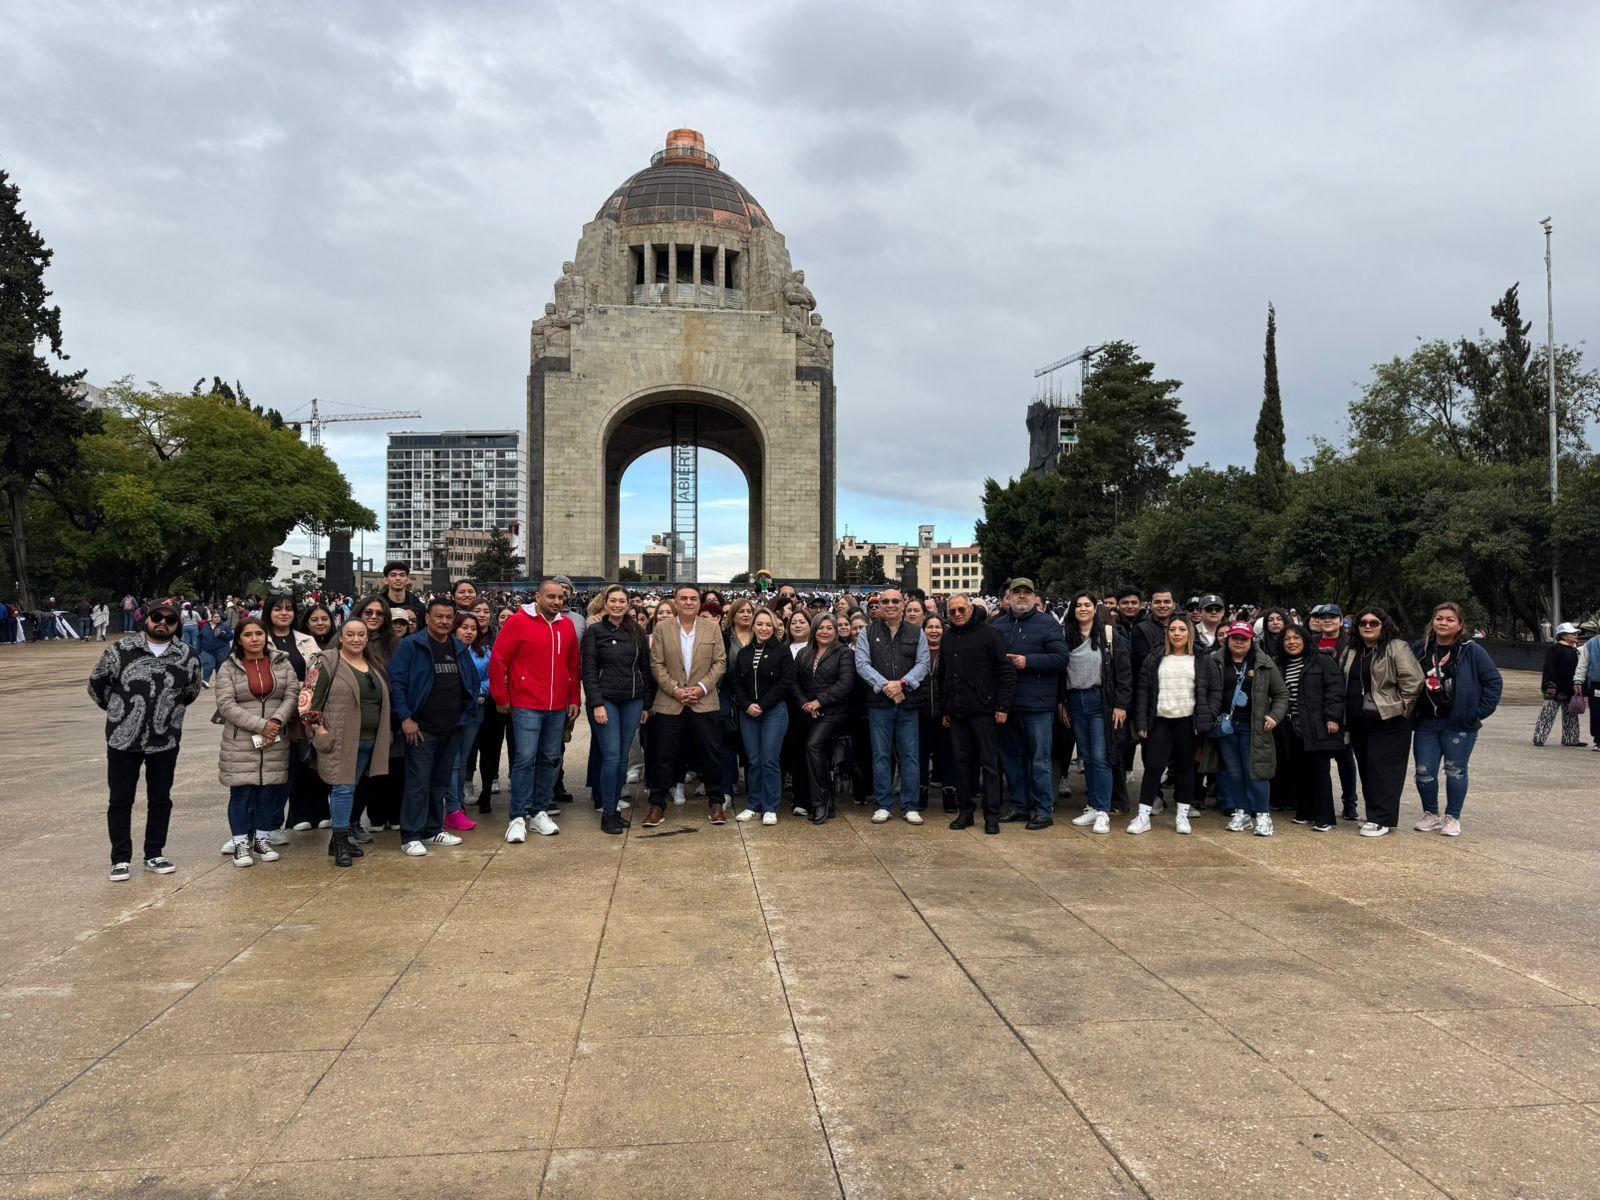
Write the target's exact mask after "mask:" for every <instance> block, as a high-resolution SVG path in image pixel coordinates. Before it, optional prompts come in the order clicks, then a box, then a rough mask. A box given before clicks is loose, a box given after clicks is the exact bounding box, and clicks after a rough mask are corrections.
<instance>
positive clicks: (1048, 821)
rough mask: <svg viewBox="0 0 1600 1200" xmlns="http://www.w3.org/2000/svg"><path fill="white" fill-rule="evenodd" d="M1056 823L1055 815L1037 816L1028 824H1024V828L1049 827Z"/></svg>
mask: <svg viewBox="0 0 1600 1200" xmlns="http://www.w3.org/2000/svg"><path fill="white" fill-rule="evenodd" d="M1055 823H1056V822H1055V818H1054V817H1035V818H1034V819H1033V820H1031V821H1029V822H1028V823H1027V824H1026V825H1024V826H1023V828H1024V829H1049V828H1050V826H1052V825H1054V824H1055Z"/></svg>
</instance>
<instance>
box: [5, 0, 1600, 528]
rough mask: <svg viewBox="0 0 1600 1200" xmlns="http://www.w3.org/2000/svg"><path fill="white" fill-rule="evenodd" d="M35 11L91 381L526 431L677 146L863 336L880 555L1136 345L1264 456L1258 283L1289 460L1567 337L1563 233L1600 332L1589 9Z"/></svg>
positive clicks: (30, 142)
mask: <svg viewBox="0 0 1600 1200" xmlns="http://www.w3.org/2000/svg"><path fill="white" fill-rule="evenodd" d="M8 18H9V19H10V20H11V28H9V29H8V36H7V37H6V38H5V39H4V40H3V41H0V163H3V164H4V166H5V167H6V168H7V169H8V170H10V171H11V172H12V174H13V175H14V177H15V179H16V181H17V182H18V183H19V184H20V186H21V187H22V188H23V193H24V197H25V200H26V202H27V204H28V207H29V210H30V212H31V214H32V216H33V217H34V219H35V220H36V221H37V223H38V224H39V226H40V228H41V229H42V230H43V231H44V233H45V235H46V237H47V238H48V239H49V241H50V243H51V245H52V246H53V247H54V248H55V249H56V251H57V257H56V265H55V267H54V269H53V271H52V276H51V282H52V285H53V287H54V288H55V291H56V294H57V297H58V299H59V300H60V302H61V304H62V306H63V309H64V314H65V329H66V335H67V343H68V349H69V351H70V352H71V353H72V354H73V361H74V365H76V366H81V367H87V368H88V369H89V371H90V373H91V375H92V376H93V377H94V378H96V379H101V380H106V379H110V378H114V377H116V376H119V375H123V374H132V375H133V376H135V377H136V378H141V379H143V378H157V379H161V380H163V381H166V382H167V383H169V384H170V385H173V386H187V384H188V383H189V382H190V381H192V380H193V379H194V378H195V377H196V376H198V375H200V374H202V373H207V374H209V373H211V372H220V373H222V374H224V375H225V376H228V377H230V378H232V377H237V378H241V379H243V380H244V381H245V383H246V385H247V386H248V387H249V388H250V389H251V390H252V392H254V393H255V394H256V395H257V396H259V397H261V398H262V399H265V400H267V401H269V402H271V403H274V404H277V405H278V406H280V407H282V408H285V409H288V408H293V407H295V406H296V405H298V404H300V403H303V402H304V401H305V400H307V399H309V397H310V396H312V395H319V396H321V397H323V398H324V399H342V400H348V401H352V402H355V403H362V404H383V405H396V406H400V405H404V406H410V407H417V408H420V409H421V410H422V411H423V412H424V413H425V414H426V417H425V420H424V422H422V423H420V424H421V425H425V426H429V427H444V426H459V425H461V424H464V423H470V424H476V425H482V426H486V427H488V426H506V425H521V424H522V422H523V412H522V399H523V377H524V374H525V372H526V369H527V362H526V345H527V326H528V322H529V320H530V319H531V317H532V316H533V315H534V314H536V313H537V312H538V311H540V308H541V307H542V305H543V303H544V302H545V300H546V299H547V298H548V296H549V289H550V284H551V282H552V280H553V279H554V278H555V276H556V275H557V274H558V272H559V266H560V263H561V261H562V259H564V258H567V257H570V256H571V252H572V247H573V245H574V244H575V242H576V239H577V236H578V233H579V230H580V228H581V226H582V225H583V223H584V222H585V221H587V220H589V219H591V218H592V217H593V215H594V212H595V210H596V209H597V208H598V207H599V206H600V204H601V202H602V201H603V200H604V199H605V197H606V196H607V195H608V194H609V193H610V191H611V190H612V189H613V188H614V187H616V185H617V184H618V183H620V182H621V181H622V180H623V179H624V178H626V177H627V176H628V175H630V174H631V173H632V172H634V171H636V170H638V169H639V168H640V167H641V166H642V165H644V164H645V162H647V161H648V155H649V152H650V151H651V150H652V149H653V148H654V147H655V146H656V145H657V144H659V142H660V139H661V137H662V135H663V134H664V133H665V131H666V130H667V129H668V128H671V127H673V126H677V125H692V126H695V127H697V128H700V129H702V130H703V131H704V132H705V134H706V136H707V138H708V140H709V141H710V143H711V144H712V145H713V147H714V148H716V149H717V150H718V152H719V153H720V154H721V155H722V159H723V163H724V166H725V167H726V169H727V170H728V171H729V172H730V173H731V174H733V175H734V176H735V177H736V178H738V179H739V180H740V181H741V182H742V183H744V184H745V185H746V186H747V187H749V188H750V190H751V191H752V192H753V193H754V194H755V195H756V196H757V197H758V198H759V199H760V200H761V202H762V203H763V204H764V205H765V206H766V207H767V209H768V211H769V212H770V213H771V214H772V216H773V218H774V220H775V221H776V222H777V224H778V227H779V228H780V229H781V230H782V231H783V232H784V234H785V236H786V237H787V239H788V242H789V245H790V249H791V252H792V254H793V256H794V259H795V263H796V265H797V266H802V267H804V268H805V269H806V272H807V279H808V282H810V283H811V284H812V286H813V288H814V290H815V291H816V294H817V298H818V303H819V307H820V310H821V311H822V312H824V313H825V314H826V316H827V319H828V322H829V325H830V327H831V328H832V329H833V330H834V332H835V335H836V337H837V339H838V345H837V367H838V373H839V386H840V406H841V407H840V430H841V479H843V480H844V481H845V489H846V491H845V493H844V495H843V496H842V497H841V502H842V503H841V509H842V516H843V518H844V519H845V520H847V521H849V522H850V524H851V527H852V529H855V530H857V531H858V532H862V533H865V534H870V535H872V536H899V535H906V534H909V533H910V532H911V531H912V526H914V524H915V523H916V513H917V512H918V510H919V505H925V506H926V507H927V510H928V511H929V512H930V513H934V512H937V516H938V519H939V521H940V523H941V527H942V532H945V533H949V534H951V535H952V536H954V537H957V538H960V537H964V536H965V533H966V531H965V530H964V529H960V528H957V527H956V524H957V523H958V522H960V521H963V520H970V519H971V518H972V517H973V516H974V515H976V513H977V507H978V506H977V498H978V489H979V488H980V486H981V483H982V480H983V478H984V476H986V475H996V476H1000V477H1005V476H1008V475H1010V474H1012V473H1014V472H1015V471H1017V470H1018V469H1020V467H1021V466H1022V463H1023V461H1024V458H1025V434H1024V431H1023V427H1022V418H1023V413H1024V410H1025V409H1026V406H1027V403H1028V401H1029V399H1030V398H1031V396H1032V394H1033V389H1034V383H1033V380H1032V369H1033V368H1034V367H1035V366H1036V365H1038V364H1040V363H1042V362H1045V361H1048V360H1050V359H1053V358H1055V357H1058V356H1059V355H1061V354H1064V353H1066V352H1067V351H1069V350H1071V349H1073V348H1075V347H1078V346H1082V345H1084V344H1086V343H1089V342H1094V341H1101V340H1105V339H1107V338H1113V337H1125V338H1128V339H1130V340H1132V341H1135V342H1137V343H1139V344H1140V345H1141V346H1142V347H1143V348H1144V350H1145V351H1146V353H1147V354H1149V355H1150V356H1151V357H1152V358H1154V359H1155V361H1156V363H1157V365H1158V368H1159V369H1160V371H1161V373H1162V374H1163V375H1170V376H1175V377H1177V378H1180V379H1182V380H1183V381H1184V388H1183V392H1182V395H1183V397H1184V402H1185V405H1186V408H1187V410H1188V412H1189V414H1190V419H1191V422H1192V424H1193V425H1194V427H1195V430H1196V435H1197V440H1196V445H1195V448H1194V452H1193V455H1192V457H1193V459H1194V460H1195V461H1202V460H1209V461H1212V462H1217V463H1221V462H1228V461H1249V459H1250V458H1251V456H1252V447H1251V432H1252V428H1253V424H1254V419H1255V410H1256V405H1257V403H1258V402H1259V396H1260V355H1261V336H1262V330H1263V324H1264V317H1265V309H1266V304H1267V300H1268V299H1269V298H1271V299H1272V300H1273V301H1274V302H1276V304H1277V306H1278V315H1279V326H1280V344H1279V353H1280V359H1281V367H1282V373H1283V390H1284V399H1285V406H1286V411H1287V416H1288V421H1289V427H1290V433H1291V450H1292V452H1294V453H1297V454H1298V453H1304V452H1307V451H1308V450H1309V448H1310V439H1311V437H1312V436H1313V435H1317V434H1320V435H1323V436H1337V435H1338V434H1339V432H1340V423H1341V421H1342V413H1343V409H1344V406H1345V404H1346V403H1347V401H1348V399H1349V398H1350V396H1351V395H1352V393H1353V385H1354V383H1355V382H1356V381H1358V380H1359V379H1361V378H1363V377H1364V376H1365V374H1366V373H1367V370H1368V367H1369V365H1370V364H1371V363H1372V362H1373V361H1375V360H1378V359H1382V358H1386V357H1388V356H1389V355H1391V354H1394V353H1397V352H1403V351H1404V350H1405V349H1406V348H1407V347H1409V346H1410V345H1411V344H1412V338H1413V337H1414V336H1417V335H1422V336H1434V335H1443V336H1451V335H1455V334H1458V333H1462V332H1467V331H1470V330H1473V329H1476V328H1477V327H1479V326H1480V325H1483V324H1485V323H1487V320H1488V306H1489V304H1490V303H1491V301H1492V300H1493V299H1494V298H1495V297H1496V296H1497V295H1498V294H1499V293H1500V291H1502V290H1503V289H1504V288H1505V286H1506V285H1507V284H1509V283H1511V282H1512V281H1514V280H1517V279H1521V280H1522V281H1523V282H1524V287H1525V292H1526V293H1527V310H1528V312H1529V313H1530V314H1534V315H1535V316H1536V317H1537V316H1538V315H1540V311H1539V310H1540V309H1541V308H1542V305H1541V304H1540V303H1539V298H1538V295H1537V292H1538V284H1539V283H1540V282H1541V281H1540V273H1541V270H1542V262H1541V255H1542V245H1541V242H1540V238H1539V232H1538V228H1537V225H1536V224H1535V221H1536V219H1537V218H1538V217H1540V216H1543V215H1545V213H1546V212H1551V213H1553V215H1554V216H1555V219H1556V229H1557V250H1556V253H1557V270H1558V279H1557V311H1558V316H1559V318H1560V324H1559V326H1558V335H1559V336H1561V337H1562V338H1563V339H1564V340H1569V341H1575V340H1579V339H1581V338H1582V337H1584V336H1585V334H1586V333H1587V331H1588V330H1589V329H1591V328H1593V327H1594V325H1595V323H1596V319H1597V318H1600V298H1597V297H1600V288H1597V287H1596V283H1597V282H1600V280H1597V279H1596V268H1595V266H1594V263H1595V262H1596V256H1595V255H1593V254H1592V253H1590V252H1589V251H1588V248H1589V247H1592V246H1593V245H1594V244H1595V243H1596V241H1597V239H1600V202H1597V200H1600V196H1597V192H1600V187H1597V184H1600V167H1597V166H1596V165H1595V163H1594V160H1593V156H1592V155H1589V154H1586V153H1585V152H1584V150H1585V148H1586V146H1587V145H1588V142H1589V141H1590V140H1592V137H1591V134H1590V130H1592V128H1593V127H1594V125H1595V121H1596V117H1597V115H1600V114H1597V112H1596V109H1597V102H1596V99H1595V95H1594V91H1593V88H1592V85H1591V74H1592V73H1591V70H1590V66H1591V64H1590V61H1589V59H1590V53H1589V48H1590V47H1592V46H1593V45H1594V44H1595V42H1596V37H1597V35H1600V10H1596V9H1595V8H1594V7H1593V6H1590V5H1580V4H1563V5H1531V4H1525V5H1519V6H1505V5H1493V6H1490V5H1487V4H1473V5H1470V6H1467V5H1456V4H1447V3H1428V4H1422V5H1414V6H1399V7H1396V6H1393V5H1381V4H1376V3H1354V4H1346V5H1339V6H1331V7H1330V6H1327V5H1313V4H1283V5H1274V6H1259V5H1234V6H1193V5H1185V4H1178V3H1165V4H1148V5H1139V6H1132V7H1130V6H1122V7H1120V8H1117V9H1106V10H1104V11H1097V10H1092V9H1091V10H1082V9H1069V8H1064V7H1061V6H1055V5H1044V4H1031V5H1030V4H1024V3H1020V2H1015V0H1014V2H1009V3H1000V4H995V5H989V6H985V7H984V8H982V9H981V10H980V9H974V8H972V7H971V6H970V5H956V4H953V3H924V4H911V3H893V4H872V5H859V4H856V5H847V4H843V3H822V4H804V5H802V4H778V5H754V6H746V7H742V8H737V9H731V10H730V9H729V7H728V6H726V5H715V6H713V5H708V4H696V3H686V4H684V5H680V6H678V7H675V8H672V9H670V10H661V9H646V8H642V7H641V8H638V9H629V8H627V7H624V8H616V7H613V8H610V9H592V8H591V9H578V8H575V7H571V6H556V5H545V6H535V7H528V6H523V5H513V4H508V3H491V2H484V3H460V4H455V3H452V4H444V3H424V2H422V0H411V2H408V3H404V4H390V3H384V4H377V3H368V4H346V5H338V6H332V7H329V6H315V5H309V4H307V5H289V6H283V5H274V6H261V5H249V4H243V3H229V4H212V5H199V6H192V5H178V4H171V5H160V4H152V5H139V6H130V5H125V4H116V3H110V2H109V0H107V2H105V3H90V2H87V0H85V2H82V3H76V4H47V3H43V2H42V0H39V2H35V3H25V4H21V5H13V6H11V8H10V9H9V10H8ZM1540 328H1542V326H1540ZM463 414H467V417H464V415H463ZM382 436H383V435H382V433H381V432H379V431H375V430H371V429H369V428H368V427H365V426H359V425H357V426H346V427H343V429H342V431H341V436H340V441H339V442H338V445H340V446H341V447H344V446H347V447H349V448H350V450H349V454H350V461H349V463H348V464H347V465H348V466H349V467H350V469H351V473H352V475H353V477H355V478H356V480H357V483H358V487H359V488H360V489H361V491H362V494H363V498H364V499H366V500H367V501H368V502H369V503H374V504H376V503H378V502H379V500H380V497H381V470H375V469H374V464H375V463H379V462H381V458H374V457H373V456H372V455H371V454H358V453H357V447H360V446H372V447H380V446H381V442H382ZM886 446H887V447H892V448H893V451H892V452H887V451H885V449H883V447H886ZM869 491H870V492H871V493H872V494H873V495H874V496H875V497H879V496H882V495H884V494H886V493H888V494H894V495H896V496H898V497H900V498H901V499H900V503H899V504H898V505H897V506H895V507H892V508H890V507H885V506H883V505H881V503H877V502H874V503H873V504H872V505H870V506H869V505H868V504H867V503H866V502H864V501H863V500H861V499H860V498H859V496H860V494H864V493H866V492H869ZM663 509H664V505H663ZM951 513H954V514H956V516H954V517H949V518H947V514H951ZM875 519H877V520H883V521H885V522H886V523H888V522H891V521H892V523H893V524H892V527H889V528H883V529H876V528H870V527H869V526H870V524H871V522H872V521H873V520H875Z"/></svg>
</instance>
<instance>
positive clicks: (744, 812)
mask: <svg viewBox="0 0 1600 1200" xmlns="http://www.w3.org/2000/svg"><path fill="white" fill-rule="evenodd" d="M760 815H761V814H760V813H758V812H756V810H755V809H753V808H742V809H740V810H739V815H738V816H736V817H735V818H734V820H735V821H754V820H755V819H756V818H757V817H758V816H760Z"/></svg>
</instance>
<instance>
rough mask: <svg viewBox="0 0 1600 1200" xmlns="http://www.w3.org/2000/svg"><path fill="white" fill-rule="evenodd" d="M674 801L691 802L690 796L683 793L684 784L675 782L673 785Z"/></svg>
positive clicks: (675, 802)
mask: <svg viewBox="0 0 1600 1200" xmlns="http://www.w3.org/2000/svg"><path fill="white" fill-rule="evenodd" d="M672 802H673V803H674V804H687V803H689V797H687V796H685V795H684V794H683V784H681V783H675V784H673V785H672Z"/></svg>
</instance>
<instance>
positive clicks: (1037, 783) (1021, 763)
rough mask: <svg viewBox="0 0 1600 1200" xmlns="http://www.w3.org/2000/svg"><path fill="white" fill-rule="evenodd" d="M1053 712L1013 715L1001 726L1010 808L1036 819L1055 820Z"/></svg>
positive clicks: (1001, 750) (1001, 758) (1002, 752)
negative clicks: (1052, 777)
mask: <svg viewBox="0 0 1600 1200" xmlns="http://www.w3.org/2000/svg"><path fill="white" fill-rule="evenodd" d="M1054 720H1055V713H1052V712H1013V713H1012V714H1011V716H1010V717H1008V718H1007V719H1006V723H1005V724H1004V725H1002V726H1000V760H1001V762H1002V763H1003V764H1004V767H1005V773H1006V783H1007V784H1008V785H1009V786H1010V788H1011V808H1012V810H1013V811H1015V812H1019V813H1032V814H1033V815H1034V816H1036V817H1053V816H1054V815H1055V811H1056V797H1055V790H1054V789H1053V788H1052V787H1051V786H1050V749H1051V746H1052V742H1051V722H1053V721H1054Z"/></svg>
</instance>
